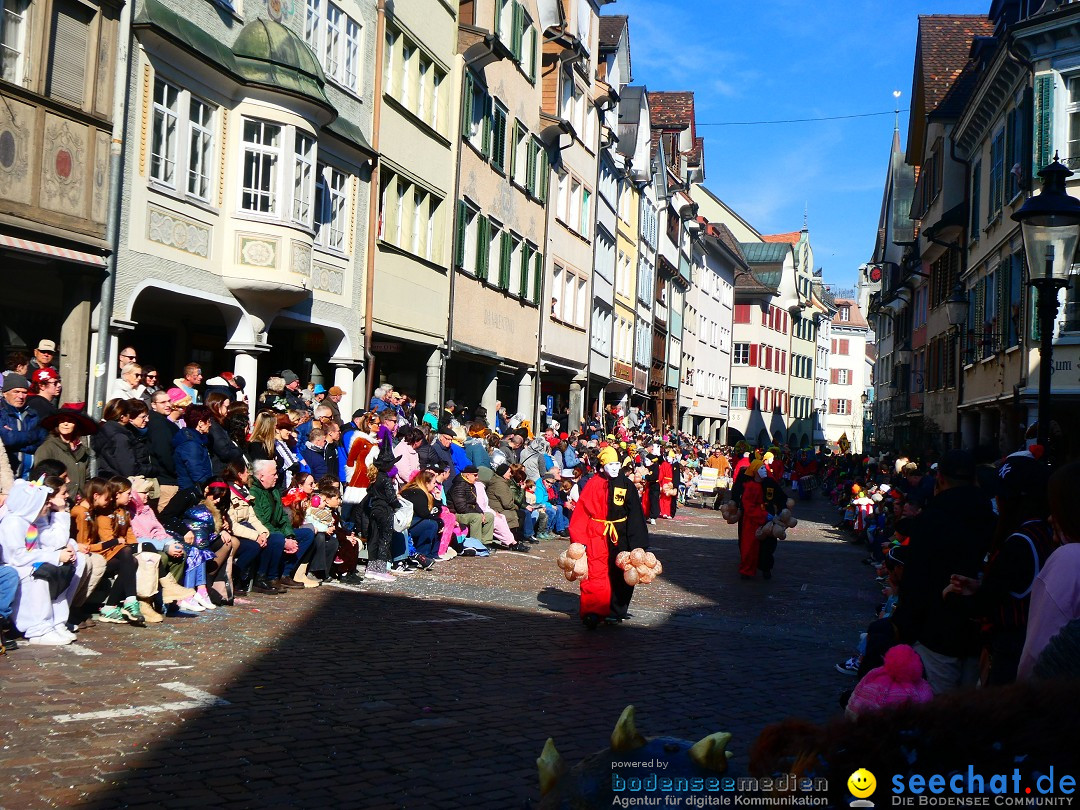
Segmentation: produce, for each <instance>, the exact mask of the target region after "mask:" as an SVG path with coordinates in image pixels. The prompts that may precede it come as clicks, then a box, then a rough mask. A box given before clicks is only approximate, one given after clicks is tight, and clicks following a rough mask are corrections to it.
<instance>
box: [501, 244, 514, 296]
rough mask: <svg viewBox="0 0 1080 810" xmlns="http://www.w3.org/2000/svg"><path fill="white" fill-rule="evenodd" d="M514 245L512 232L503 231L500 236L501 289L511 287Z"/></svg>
mask: <svg viewBox="0 0 1080 810" xmlns="http://www.w3.org/2000/svg"><path fill="white" fill-rule="evenodd" d="M512 252H513V246H512V244H511V242H510V233H509V232H508V231H503V232H502V235H501V236H500V237H499V289H500V290H507V289H509V288H510V257H511V254H512Z"/></svg>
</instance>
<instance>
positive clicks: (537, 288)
mask: <svg viewBox="0 0 1080 810" xmlns="http://www.w3.org/2000/svg"><path fill="white" fill-rule="evenodd" d="M533 261H535V262H536V272H535V273H534V274H533V297H532V300H533V303H534V304H539V303H540V296H541V295H542V294H543V290H544V254H543V253H541V252H540V251H539V250H538V251H536V254H535V255H534V256H533Z"/></svg>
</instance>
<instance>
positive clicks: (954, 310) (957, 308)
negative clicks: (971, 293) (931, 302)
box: [945, 284, 970, 326]
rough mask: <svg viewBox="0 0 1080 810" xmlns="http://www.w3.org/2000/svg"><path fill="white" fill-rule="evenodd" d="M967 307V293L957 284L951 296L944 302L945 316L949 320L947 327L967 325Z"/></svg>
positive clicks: (968, 303)
mask: <svg viewBox="0 0 1080 810" xmlns="http://www.w3.org/2000/svg"><path fill="white" fill-rule="evenodd" d="M969 306H970V302H969V301H968V295H967V291H966V290H964V288H963V287H961V286H960V285H959V284H957V285H956V288H955V289H954V290H953V293H952V295H950V296H949V297H948V299H947V300H946V301H945V314H946V315H947V316H948V318H949V326H963V325H964V324H965V323H967V316H968V307H969Z"/></svg>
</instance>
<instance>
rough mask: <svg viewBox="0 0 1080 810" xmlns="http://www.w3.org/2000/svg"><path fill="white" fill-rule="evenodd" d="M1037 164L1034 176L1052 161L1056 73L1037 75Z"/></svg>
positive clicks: (1033, 168)
mask: <svg viewBox="0 0 1080 810" xmlns="http://www.w3.org/2000/svg"><path fill="white" fill-rule="evenodd" d="M1034 119H1035V133H1034V141H1035V165H1034V166H1033V167H1032V176H1033V177H1034V176H1035V175H1036V174H1037V173H1038V172H1039V170H1040V169H1042V168H1043V166H1045V165H1047V164H1048V163H1049V162H1050V156H1051V155H1052V154H1053V150H1052V148H1051V147H1052V145H1053V140H1054V131H1053V128H1054V74H1052V73H1047V74H1045V75H1042V76H1036V77H1035V115H1034Z"/></svg>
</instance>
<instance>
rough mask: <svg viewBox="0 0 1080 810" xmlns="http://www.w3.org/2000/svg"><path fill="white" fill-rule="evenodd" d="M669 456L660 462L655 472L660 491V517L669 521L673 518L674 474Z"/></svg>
mask: <svg viewBox="0 0 1080 810" xmlns="http://www.w3.org/2000/svg"><path fill="white" fill-rule="evenodd" d="M672 461H673V459H672V458H671V456H670V455H668V456H666V457H664V459H663V460H662V461H661V462H660V465H659V470H658V472H657V479H656V481H657V484H658V485H659V491H660V517H661V518H662V519H664V520H671V519H672V518H673V517H675V473H674V467H673V464H672Z"/></svg>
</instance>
